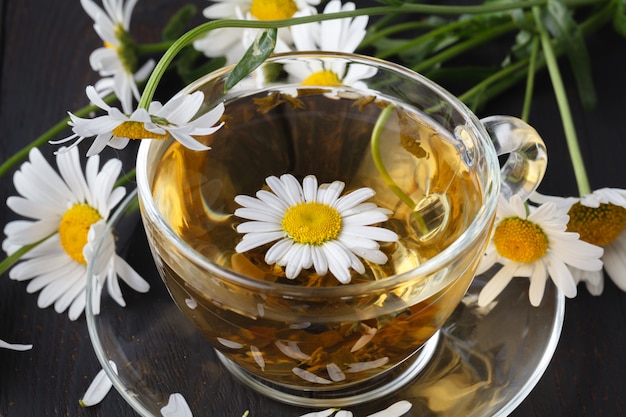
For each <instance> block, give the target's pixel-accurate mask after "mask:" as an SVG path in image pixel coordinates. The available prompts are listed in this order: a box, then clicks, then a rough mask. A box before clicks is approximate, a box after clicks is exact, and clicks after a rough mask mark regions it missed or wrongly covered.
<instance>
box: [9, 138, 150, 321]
mask: <svg viewBox="0 0 626 417" xmlns="http://www.w3.org/2000/svg"><path fill="white" fill-rule="evenodd" d="M56 162H57V167H58V170H59V173H60V174H59V173H57V171H55V170H54V168H52V166H50V164H48V162H47V161H46V159H45V158H44V157H43V155H42V154H41V152H40V151H39V149H38V148H33V149H32V150H31V151H30V154H29V161H27V162H25V163H23V164H22V166H21V168H20V170H18V171H17V172H16V173H15V175H14V177H13V182H14V184H15V188H16V190H17V192H18V193H19V194H20V195H19V196H12V197H9V198H8V199H7V206H8V207H9V208H11V209H12V210H13V211H14V212H16V213H17V214H19V215H21V216H23V217H26V218H28V219H31V220H14V221H11V222H9V223H7V225H6V226H5V228H4V233H5V234H6V239H5V240H4V241H3V243H2V248H3V249H4V251H5V252H7V254H9V255H11V254H13V253H14V252H15V251H16V250H17V249H19V248H20V247H22V246H25V245H31V244H35V243H37V242H41V243H39V244H37V245H36V246H35V247H34V248H33V249H31V250H30V251H28V252H27V253H26V254H25V255H23V256H22V257H21V262H20V263H18V264H16V265H15V266H14V267H13V268H12V269H11V270H10V272H9V277H10V278H11V279H13V280H17V281H30V282H29V283H28V286H27V287H26V290H27V291H28V292H29V293H34V292H37V291H40V293H39V297H38V305H39V307H40V308H46V307H48V306H51V305H54V309H55V310H56V311H57V312H58V313H62V312H64V311H66V310H68V314H69V318H70V319H71V320H76V319H77V318H78V317H79V316H80V315H81V314H82V312H83V310H84V309H85V304H86V299H85V298H86V286H87V263H88V262H95V261H96V260H95V259H93V258H91V259H90V256H91V255H90V254H89V253H87V252H86V251H85V246H86V245H88V244H89V243H90V241H94V240H95V239H97V238H98V236H97V235H96V234H94V231H92V229H93V226H94V225H96V224H98V223H99V222H103V221H105V220H106V219H107V218H108V216H109V214H110V212H111V210H112V208H113V207H114V206H115V205H117V204H118V203H119V202H120V200H121V199H122V198H123V196H124V194H125V190H124V188H123V187H115V188H114V185H115V181H116V179H117V177H118V175H119V173H120V170H121V168H122V164H121V162H120V161H119V160H118V159H110V160H108V161H107V162H106V163H105V164H104V165H103V166H102V168H101V169H99V163H100V161H99V157H98V156H94V157H91V158H89V159H88V160H87V164H86V169H85V174H83V172H82V166H81V161H80V158H79V155H78V149H77V148H71V149H69V150H67V151H63V152H60V153H58V154H57V157H56ZM95 231H97V229H96V230H95ZM90 233H91V234H90ZM85 255H87V256H85ZM103 255H105V256H112V253H108V252H104V253H103ZM97 262H98V264H100V265H110V263H111V262H113V263H114V264H115V267H114V271H115V273H110V271H108V272H109V273H108V274H105V276H103V278H100V283H101V285H104V280H107V281H108V282H107V284H108V286H109V289H110V290H111V291H113V294H112V295H113V298H114V299H115V300H116V301H117V302H118V303H120V304H122V305H124V304H123V299H122V298H121V294H119V291H118V290H119V284H118V282H117V279H118V276H119V277H120V278H122V280H124V281H125V282H126V283H127V284H128V285H129V286H130V287H131V288H133V289H135V290H136V291H141V292H145V291H147V290H148V288H149V286H148V283H147V282H146V281H145V280H144V279H143V278H141V276H139V275H138V274H137V273H136V272H135V271H134V270H133V269H132V268H131V267H130V266H128V264H126V262H125V261H124V260H123V259H121V258H120V257H118V256H117V255H115V257H114V258H113V259H106V260H103V259H98V260H97ZM118 295H119V296H118Z"/></svg>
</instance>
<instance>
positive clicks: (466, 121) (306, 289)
mask: <svg viewBox="0 0 626 417" xmlns="http://www.w3.org/2000/svg"><path fill="white" fill-rule="evenodd" d="M231 70H232V68H224V69H222V70H219V71H216V72H214V73H211V74H209V75H207V76H206V77H204V78H202V79H200V80H198V81H197V82H195V83H194V84H192V85H190V86H189V87H188V88H187V89H186V90H185V92H192V91H202V92H203V93H204V99H205V105H206V108H205V111H208V110H209V109H211V108H213V107H214V106H216V105H217V104H219V103H222V102H223V103H224V104H225V109H226V110H225V113H224V118H223V121H224V123H225V124H224V126H223V127H222V128H221V129H220V130H219V131H218V132H217V133H215V134H213V135H211V136H210V137H203V138H198V140H199V141H201V142H203V143H204V144H206V145H210V146H211V147H212V149H211V150H208V151H201V152H199V151H192V150H189V149H187V148H185V147H184V146H182V145H180V144H179V143H178V142H176V141H174V140H173V139H172V138H170V139H164V140H155V141H144V142H143V143H142V144H141V146H140V150H139V154H138V158H137V182H138V193H139V197H140V207H141V213H142V219H143V222H144V226H145V228H146V232H147V236H148V241H149V244H150V247H151V250H152V253H153V256H154V259H155V262H156V265H157V268H158V270H159V273H160V275H161V277H162V278H163V280H164V282H165V284H166V286H167V288H168V290H169V292H170V294H171V295H172V297H173V299H174V301H175V302H176V304H177V305H178V306H179V308H180V309H181V311H182V312H183V313H184V315H185V316H186V317H187V318H188V319H189V320H190V321H191V322H192V323H193V324H194V325H195V326H196V328H197V329H198V330H199V331H200V332H201V333H202V334H203V335H204V336H205V337H206V338H207V339H208V340H209V341H210V342H211V343H212V345H213V346H214V348H215V349H216V351H217V352H218V355H219V357H220V359H221V360H222V363H223V364H224V365H225V366H226V367H227V368H228V369H229V370H230V371H232V372H233V374H235V375H236V376H238V377H239V378H240V379H241V380H242V381H244V382H245V383H246V384H247V385H249V386H250V387H252V388H254V389H256V390H257V391H259V392H263V393H266V394H268V395H271V396H272V397H274V398H276V399H278V400H280V401H284V402H288V403H293V404H301V405H312V406H344V405H349V404H352V403H357V402H362V401H366V400H372V399H374V398H378V397H381V396H383V395H387V394H389V393H390V392H391V391H393V390H395V389H397V388H399V387H401V386H402V385H404V384H405V383H406V382H408V381H410V380H411V379H412V378H413V377H414V376H415V375H416V374H417V373H418V372H419V371H420V369H422V367H423V366H424V365H425V364H426V363H427V362H428V359H429V357H430V355H431V354H432V352H433V350H434V347H435V345H436V343H437V334H438V333H437V332H438V329H439V328H440V327H441V326H442V325H443V323H444V322H445V321H446V320H447V319H448V317H449V316H450V314H451V313H452V311H453V310H454V309H455V308H456V307H457V305H458V303H459V302H460V300H461V299H462V297H463V295H464V293H465V291H466V290H467V288H468V287H469V285H470V283H471V281H472V278H473V277H474V274H475V271H476V268H477V265H478V263H479V261H480V259H481V256H482V253H483V251H484V248H485V246H486V243H487V239H488V237H489V235H490V232H491V227H492V223H493V220H494V216H495V209H496V204H497V200H498V197H499V195H500V194H501V193H502V194H504V195H505V196H506V197H509V196H511V195H512V194H519V195H520V196H521V197H522V198H525V197H526V196H527V195H528V194H529V193H531V192H532V191H533V190H534V189H535V188H536V186H537V185H538V183H539V181H540V180H541V178H542V177H543V173H544V171H545V167H546V154H545V147H544V144H543V142H542V140H541V138H540V137H539V135H538V134H537V132H536V131H535V130H534V129H532V128H531V127H530V126H528V125H527V124H525V123H524V122H522V121H520V120H518V119H515V118H513V117H508V116H492V117H489V118H486V119H482V120H479V119H478V118H477V117H476V116H475V115H474V114H473V113H472V112H471V111H470V110H469V109H467V108H466V107H465V106H464V105H463V104H462V103H461V102H460V101H459V100H458V99H456V98H455V97H454V96H452V95H451V94H450V93H448V92H446V91H445V90H444V89H442V88H441V87H439V86H437V85H436V84H434V83H432V82H431V81H429V80H428V79H426V78H424V77H422V76H420V75H418V74H416V73H414V72H412V71H410V70H407V69H405V68H403V67H400V66H398V65H395V64H392V63H388V62H384V61H380V60H376V59H373V58H369V57H363V56H358V55H352V54H331V53H293V54H284V55H277V56H274V57H272V58H270V59H269V60H267V61H266V62H265V63H264V64H263V65H262V66H261V67H259V68H258V69H257V70H255V71H254V72H253V73H252V74H250V75H249V76H247V77H246V78H245V79H244V80H242V81H241V82H239V83H238V84H237V85H236V86H235V87H234V88H232V89H231V90H228V91H226V92H225V90H224V83H225V80H226V79H227V77H228V75H229V73H230V71H231ZM502 153H510V156H509V158H508V160H507V161H506V162H505V164H504V166H503V168H500V166H499V162H498V154H502ZM321 184H324V185H321ZM281 187H284V188H285V189H289V191H288V192H287V191H285V190H283V189H282V188H281ZM307 190H308V191H307ZM311 190H314V191H311ZM331 190H332V191H331ZM363 190H367V191H366V192H364V191H363ZM359 193H364V194H363V195H367V196H368V198H362V199H358V200H355V199H356V197H354V196H355V195H357V194H359ZM331 194H332V198H331V196H330V195H331ZM312 195H313V197H312ZM339 195H346V196H347V195H352V197H350V198H351V199H352V200H353V201H357V202H356V203H354V204H353V205H352V206H350V207H349V208H347V209H340V206H341V204H342V203H339V201H343V202H344V203H345V201H347V200H349V198H348V197H346V198H345V199H343V200H341V198H343V197H341V198H339ZM253 196H256V197H257V198H258V200H259V201H263V202H264V203H266V204H269V205H276V207H278V208H277V210H278V211H281V212H282V213H286V212H287V211H288V210H289V209H291V208H292V207H295V206H298V204H305V205H306V204H309V203H311V201H310V200H312V199H313V200H315V199H316V198H317V200H316V201H315V203H316V204H318V203H319V204H318V205H321V206H333V207H335V208H337V210H335V212H336V214H337V213H338V214H339V218H340V223H339V224H340V226H339V230H338V231H336V233H334V234H332V236H331V237H324V238H323V239H321V240H319V239H318V240H315V239H313V240H311V241H307V240H306V239H307V238H306V237H305V238H301V237H298V236H296V235H297V234H298V233H297V232H296V231H295V230H294V229H293V228H290V227H289V226H288V225H287V223H286V222H285V217H286V215H285V216H283V217H282V219H278V220H276V219H272V220H271V221H269V220H268V222H269V223H272V222H273V223H272V224H273V227H274V229H272V232H271V233H275V234H276V225H280V226H279V228H280V227H282V229H281V230H279V231H278V234H279V235H280V237H279V238H276V239H274V240H271V238H269V237H268V238H266V239H265V240H266V241H263V242H262V243H261V244H257V245H256V246H255V245H243V246H247V247H246V248H243V249H242V245H241V242H242V241H243V240H244V236H245V235H246V233H245V232H246V231H248V232H249V231H250V230H253V229H254V230H257V231H258V230H266V229H265V228H267V227H268V226H267V224H268V222H265V223H264V222H263V221H260V220H261V219H264V218H265V216H264V215H260V214H258V213H257V214H255V213H254V210H255V207H256V210H257V211H263V207H266V206H264V205H263V204H261V203H259V204H261V205H258V206H254V205H252V206H248V207H245V206H246V204H248V203H249V202H250V201H252V200H254V198H255V197H253ZM294 196H295V197H294ZM314 197H315V198H314ZM290 198H291V200H293V201H291V200H290ZM277 201H278V202H277ZM246 202H247V203H246ZM254 204H257V203H254ZM242 206H244V207H242ZM259 207H260V208H259ZM242 208H243V209H247V211H246V210H242ZM250 211H252V213H250ZM364 212H367V213H369V214H371V213H372V212H376V213H377V214H378V217H376V218H377V219H378V220H377V221H376V222H375V223H376V224H369V223H368V224H367V225H366V226H363V225H360V226H362V227H365V229H360V228H358V227H356V228H350V225H349V223H350V222H352V221H354V220H353V219H355V217H353V216H357V217H358V216H359V214H363V213H364ZM270 214H275V213H274V212H272V213H270ZM381 214H383V215H384V218H385V219H386V220H384V219H380V215H381ZM270 217H271V216H270ZM249 220H253V222H254V223H256V224H255V225H254V226H255V228H252V227H251V226H250V227H246V226H242V224H245V223H253V222H249ZM260 223H264V224H263V225H261V224H260ZM256 227H260V229H257V228H256ZM374 227H378V228H380V229H382V230H385V232H384V233H379V232H373V231H372V229H371V228H374ZM342 231H348V232H350V233H348V234H349V236H345V235H342ZM359 231H363V236H359ZM259 233H263V232H259ZM370 233H372V235H374V236H383V238H381V239H379V241H377V242H374V240H372V239H368V238H367V237H368V236H369V234H370ZM390 235H394V236H396V237H397V238H396V239H388V238H386V237H388V236H390ZM342 236H343V238H342ZM257 238H258V236H257ZM299 239H300V240H299ZM302 239H304V240H302ZM342 239H343V240H342ZM276 241H280V242H286V243H285V245H287V246H289V245H291V246H289V247H295V246H297V247H298V248H300V249H301V250H299V251H298V252H297V255H293V254H292V255H290V256H286V255H285V256H284V257H283V258H281V257H280V256H275V254H276V253H277V252H280V250H278V249H276V247H278V246H279V244H278V243H276ZM328 242H332V243H328ZM372 242H374V243H372ZM324 245H327V246H325V248H322V249H320V248H321V247H322V246H324ZM333 245H334V246H333ZM360 245H361V246H360ZM346 247H348V248H349V249H350V250H346ZM329 248H331V249H329ZM337 251H338V252H341V254H339V255H337ZM283 252H284V253H283V255H284V254H285V253H286V250H284V251H283ZM344 252H345V253H344ZM319 253H323V254H325V255H324V256H326V258H324V259H322V260H320V259H319V257H320V255H319ZM315 254H317V255H315ZM336 255H337V256H339V257H341V256H344V255H345V256H347V257H348V258H349V259H350V263H349V265H350V268H346V269H341V268H337V267H336V263H337V262H339V261H338V260H336V259H334V256H336ZM316 256H317V257H316ZM299 257H300V258H299ZM322 257H323V256H322ZM287 258H288V259H289V261H286V260H285V259H287ZM355 258H356V259H358V260H357V261H355V260H354V259H355ZM324 262H325V263H326V268H324V267H323V266H320V265H321V264H324ZM340 263H341V262H340ZM333 264H334V265H335V268H333V267H332V265H333ZM294 265H295V268H294V267H293V266H294ZM345 274H347V276H346V275H345Z"/></svg>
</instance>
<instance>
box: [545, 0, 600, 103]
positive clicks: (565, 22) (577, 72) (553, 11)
mask: <svg viewBox="0 0 626 417" xmlns="http://www.w3.org/2000/svg"><path fill="white" fill-rule="evenodd" d="M542 12H543V13H542V16H541V19H542V22H543V24H544V25H545V27H546V29H547V30H548V31H549V32H550V34H551V35H552V37H554V38H555V39H556V40H557V41H558V43H559V46H560V47H561V48H563V50H564V51H565V53H566V54H567V56H568V58H569V61H570V65H571V67H572V71H573V73H574V78H575V80H576V85H577V87H578V95H579V96H580V100H581V102H582V104H583V107H585V108H586V109H592V108H594V107H595V105H596V102H597V98H596V91H595V87H594V85H593V77H592V75H591V60H590V59H589V52H588V51H587V45H586V44H585V38H584V36H583V33H582V31H581V30H580V28H579V27H578V25H577V24H576V22H575V21H574V18H573V17H572V14H571V11H570V10H569V9H568V8H567V6H566V5H565V4H564V2H563V0H548V4H547V7H546V8H544V9H543V10H542Z"/></svg>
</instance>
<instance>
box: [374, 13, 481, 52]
mask: <svg viewBox="0 0 626 417" xmlns="http://www.w3.org/2000/svg"><path fill="white" fill-rule="evenodd" d="M471 23H472V22H471V20H458V21H455V22H452V23H448V24H446V25H444V26H440V27H438V28H437V29H433V30H431V31H429V32H427V33H425V34H423V35H421V36H418V37H416V38H415V39H411V40H410V41H407V42H405V43H403V44H402V45H398V46H396V47H395V48H390V49H388V50H386V51H384V52H381V53H380V54H378V55H377V58H380V59H385V58H388V57H390V56H394V55H398V54H399V53H401V52H402V51H404V50H406V49H409V48H411V47H413V46H415V45H419V44H421V43H426V42H428V41H430V40H432V39H436V38H437V37H438V36H441V35H444V34H446V33H450V32H452V31H454V30H457V29H459V28H462V27H464V26H467V25H469V24H471Z"/></svg>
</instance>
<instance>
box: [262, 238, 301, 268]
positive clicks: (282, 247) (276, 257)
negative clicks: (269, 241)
mask: <svg viewBox="0 0 626 417" xmlns="http://www.w3.org/2000/svg"><path fill="white" fill-rule="evenodd" d="M293 244H294V243H293V240H291V239H282V240H280V241H278V242H276V243H275V244H274V245H272V247H271V248H269V249H268V250H267V252H266V253H265V262H267V264H268V265H272V264H275V263H278V262H280V260H281V259H282V258H284V257H285V255H286V254H287V252H288V251H289V248H291V246H293Z"/></svg>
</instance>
